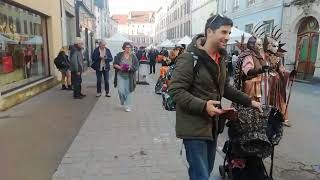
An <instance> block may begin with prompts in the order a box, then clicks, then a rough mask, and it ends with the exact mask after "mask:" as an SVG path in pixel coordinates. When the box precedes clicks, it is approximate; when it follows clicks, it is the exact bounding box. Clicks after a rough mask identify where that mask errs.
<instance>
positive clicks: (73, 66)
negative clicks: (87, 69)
mask: <svg viewBox="0 0 320 180" xmlns="http://www.w3.org/2000/svg"><path fill="white" fill-rule="evenodd" d="M78 63H79V61H78V55H77V53H76V52H75V53H73V55H72V56H71V58H70V70H71V72H79V64H78Z"/></svg>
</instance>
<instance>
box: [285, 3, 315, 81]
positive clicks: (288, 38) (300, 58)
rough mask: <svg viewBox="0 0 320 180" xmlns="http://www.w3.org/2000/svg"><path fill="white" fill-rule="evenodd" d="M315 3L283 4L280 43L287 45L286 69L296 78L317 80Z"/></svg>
mask: <svg viewBox="0 0 320 180" xmlns="http://www.w3.org/2000/svg"><path fill="white" fill-rule="evenodd" d="M319 9H320V1H319V0H306V1H301V0H285V1H284V11H283V25H282V31H283V35H282V41H283V42H286V43H287V45H286V46H287V49H288V53H287V54H286V59H288V60H290V61H289V62H288V64H289V67H290V68H291V69H293V68H294V67H295V68H296V69H297V71H298V78H299V79H302V80H307V81H312V80H315V79H320V43H319V31H320V29H319V22H320V12H319Z"/></svg>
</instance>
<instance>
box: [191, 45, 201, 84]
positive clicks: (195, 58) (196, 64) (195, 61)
mask: <svg viewBox="0 0 320 180" xmlns="http://www.w3.org/2000/svg"><path fill="white" fill-rule="evenodd" d="M190 54H191V55H192V59H193V80H194V79H195V74H196V73H198V70H199V57H198V56H197V55H195V54H194V52H192V51H191V52H190Z"/></svg>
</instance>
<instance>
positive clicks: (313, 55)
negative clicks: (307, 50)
mask: <svg viewBox="0 0 320 180" xmlns="http://www.w3.org/2000/svg"><path fill="white" fill-rule="evenodd" d="M311 38H312V39H311V42H312V44H311V56H310V61H311V62H312V63H315V62H316V59H317V50H318V42H319V35H318V34H314V35H313V36H312V37H311Z"/></svg>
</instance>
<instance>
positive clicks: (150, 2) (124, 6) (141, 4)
mask: <svg viewBox="0 0 320 180" xmlns="http://www.w3.org/2000/svg"><path fill="white" fill-rule="evenodd" d="M159 2H160V1H159V0H109V5H110V14H111V15H113V14H127V13H128V12H129V11H148V10H154V11H157V10H158V9H159V8H160V5H159Z"/></svg>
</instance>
